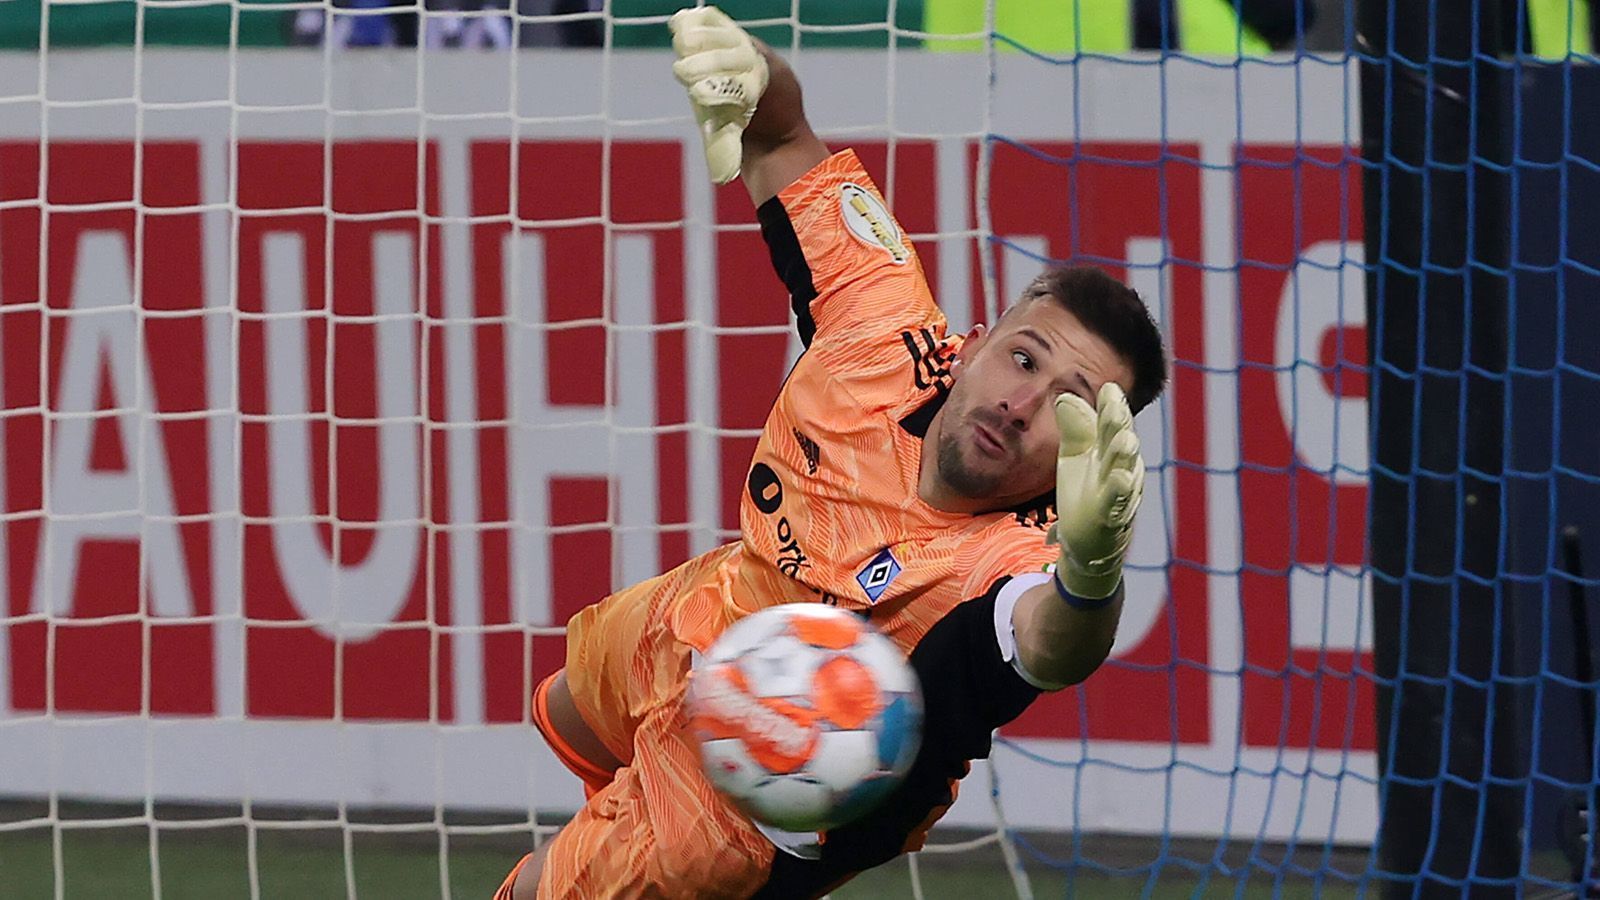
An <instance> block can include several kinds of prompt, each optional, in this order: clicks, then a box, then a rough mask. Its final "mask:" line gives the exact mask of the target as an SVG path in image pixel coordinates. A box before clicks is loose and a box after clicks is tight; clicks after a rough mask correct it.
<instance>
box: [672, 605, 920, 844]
mask: <svg viewBox="0 0 1600 900" xmlns="http://www.w3.org/2000/svg"><path fill="white" fill-rule="evenodd" d="M686 709H687V712H688V716H689V724H690V727H691V728H692V729H693V731H694V733H695V736H696V737H697V738H698V739H699V741H700V761H701V764H702V766H703V767H704V768H705V772H706V776H707V777H708V778H710V779H711V783H712V784H714V785H716V786H717V788H718V789H720V790H721V791H722V792H723V794H725V795H726V796H728V797H729V798H731V799H732V800H733V802H734V804H735V805H737V806H738V807H739V808H740V809H742V810H743V811H744V812H745V813H746V814H747V815H749V816H750V817H751V818H753V819H755V820H757V821H759V822H764V823H766V824H768V825H772V826H775V827H777V828H782V829H784V830H786V831H802V832H804V831H827V830H828V829H830V828H836V827H838V826H840V825H843V824H845V823H847V822H849V821H851V820H852V819H855V818H858V817H859V816H861V815H862V814H864V813H866V812H867V811H868V810H870V809H872V807H873V806H874V805H876V804H877V802H878V801H879V800H882V799H883V797H884V796H885V795H886V794H888V793H889V792H890V791H891V790H893V789H894V787H895V785H897V784H899V783H900V779H901V778H903V777H905V774H906V770H907V769H909V768H910V767H911V761H912V759H914V758H915V757H916V755H917V745H918V742H919V741H920V740H921V737H922V692H921V690H920V689H919V688H918V687H917V676H916V673H915V672H913V671H912V670H911V665H910V664H909V663H908V662H906V658H905V655H904V654H902V653H901V652H900V650H899V648H897V647H896V646H895V645H894V644H893V643H891V642H890V641H889V639H888V638H886V637H884V636H883V635H881V634H879V633H878V632H877V631H875V630H873V629H872V628H871V627H869V626H868V625H867V624H866V622H864V621H863V620H862V619H860V618H858V617H856V616H854V615H851V614H850V613H847V612H845V611H843V610H840V609H835V608H833V607H830V606H821V605H818V604H813V603H790V604H783V605H779V606H772V607H768V608H766V609H764V610H761V611H760V612H757V613H754V614H752V615H749V616H746V617H745V618H743V619H740V620H739V621H737V622H735V623H734V624H733V625H731V626H729V628H728V630H727V631H725V632H723V634H722V636H721V637H719V638H717V640H716V642H715V643H713V644H712V645H711V649H710V650H709V651H708V652H707V653H706V655H705V657H704V658H702V659H701V660H699V662H698V663H697V664H696V666H695V668H694V671H693V673H692V674H691V676H690V679H689V691H688V696H687V705H686Z"/></svg>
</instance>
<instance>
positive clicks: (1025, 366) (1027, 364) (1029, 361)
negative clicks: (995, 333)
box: [1011, 350, 1038, 372]
mask: <svg viewBox="0 0 1600 900" xmlns="http://www.w3.org/2000/svg"><path fill="white" fill-rule="evenodd" d="M1011 358H1012V359H1013V360H1015V361H1016V364H1017V366H1018V367H1020V368H1021V369H1022V370H1023V371H1024V372H1032V371H1034V370H1035V369H1037V368H1038V367H1037V366H1035V365H1034V363H1033V357H1031V356H1029V355H1028V353H1027V351H1025V350H1013V351H1011Z"/></svg>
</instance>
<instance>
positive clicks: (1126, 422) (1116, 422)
mask: <svg viewBox="0 0 1600 900" xmlns="http://www.w3.org/2000/svg"><path fill="white" fill-rule="evenodd" d="M1095 403H1096V406H1097V415H1098V417H1099V439H1100V447H1101V449H1102V450H1104V449H1105V448H1107V447H1108V446H1109V445H1110V443H1111V441H1112V439H1113V438H1115V437H1116V436H1117V434H1118V433H1119V432H1122V431H1127V430H1129V429H1131V428H1132V427H1133V412H1132V410H1130V409H1129V408H1128V398H1127V396H1126V395H1125V394H1123V393H1122V388H1121V386H1119V385H1118V384H1117V383H1116V382H1115V381H1108V382H1106V383H1105V384H1103V385H1101V386H1100V393H1099V395H1098V396H1097V397H1096V398H1095Z"/></svg>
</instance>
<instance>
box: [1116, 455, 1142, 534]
mask: <svg viewBox="0 0 1600 900" xmlns="http://www.w3.org/2000/svg"><path fill="white" fill-rule="evenodd" d="M1124 473H1127V474H1128V482H1129V485H1128V490H1127V493H1126V494H1125V495H1118V498H1117V500H1114V501H1112V509H1111V522H1112V524H1114V525H1116V526H1117V527H1119V528H1126V527H1128V526H1129V525H1131V524H1133V517H1134V514H1135V513H1137V512H1138V511H1139V504H1140V503H1142V502H1144V460H1142V459H1140V460H1137V461H1136V463H1135V465H1134V467H1133V470H1132V471H1131V472H1129V471H1128V470H1126V469H1119V470H1117V472H1115V473H1113V474H1115V475H1119V476H1120V475H1122V474H1124ZM1119 480H1120V479H1119Z"/></svg>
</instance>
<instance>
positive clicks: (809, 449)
mask: <svg viewBox="0 0 1600 900" xmlns="http://www.w3.org/2000/svg"><path fill="white" fill-rule="evenodd" d="M794 439H795V441H796V442H797V443H799V445H800V452H801V453H802V454H804V455H805V458H806V474H807V475H815V474H817V464H818V463H820V462H821V461H822V448H821V447H818V446H817V442H816V441H813V440H812V439H811V438H808V437H806V436H805V434H804V433H802V432H801V431H800V429H798V428H796V429H795V430H794Z"/></svg>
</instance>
